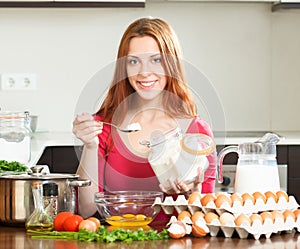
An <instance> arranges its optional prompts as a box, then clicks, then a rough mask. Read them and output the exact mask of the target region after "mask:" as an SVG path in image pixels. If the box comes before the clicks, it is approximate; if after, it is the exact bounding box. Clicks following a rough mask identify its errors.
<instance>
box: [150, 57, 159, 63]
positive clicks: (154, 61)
mask: <svg viewBox="0 0 300 249" xmlns="http://www.w3.org/2000/svg"><path fill="white" fill-rule="evenodd" d="M152 61H153V63H161V58H160V57H157V58H153V59H152Z"/></svg>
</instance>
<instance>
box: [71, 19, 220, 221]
mask: <svg viewBox="0 0 300 249" xmlns="http://www.w3.org/2000/svg"><path fill="white" fill-rule="evenodd" d="M179 58H180V48H179V44H178V41H177V38H176V35H175V33H174V31H173V30H172V28H171V27H170V26H169V25H168V24H167V23H166V22H165V21H163V20H161V19H157V18H141V19H138V20H136V21H134V22H133V23H132V24H131V25H129V26H128V28H127V29H126V31H125V33H124V34H123V37H122V39H121V42H120V45H119V50H118V56H117V62H116V67H115V73H114V77H113V80H112V83H111V86H110V88H109V91H108V93H107V96H106V98H105V100H104V102H103V104H102V105H101V107H100V109H99V110H98V112H97V113H96V114H95V115H93V116H92V115H90V114H87V113H83V114H81V115H78V116H77V117H76V118H75V120H74V122H73V133H74V134H75V135H76V136H77V138H79V139H80V140H81V141H82V142H83V143H84V149H83V153H82V157H81V161H80V165H79V167H78V171H77V173H78V174H79V175H80V176H81V177H82V178H89V179H92V185H91V187H87V188H81V189H80V201H79V209H80V213H81V214H82V215H83V216H89V215H92V214H93V213H94V212H95V211H96V207H95V205H94V203H93V195H94V193H95V192H97V191H103V190H161V191H164V192H165V193H166V194H179V193H185V192H187V191H201V190H202V192H205V193H208V192H213V191H214V184H215V152H214V153H212V154H211V155H209V156H208V161H209V168H208V169H207V170H206V171H205V173H204V174H203V172H201V171H200V170H199V171H198V176H197V177H196V180H195V181H194V182H193V183H191V184H185V183H184V182H180V181H173V182H170V185H171V189H168V190H167V189H165V188H164V187H163V186H162V185H160V184H159V181H158V179H157V177H156V176H155V174H154V172H153V170H152V168H151V166H150V164H149V162H148V160H147V156H148V154H149V148H148V147H147V146H145V145H143V142H142V141H145V140H149V139H150V138H151V134H152V135H153V134H155V132H156V133H157V131H159V132H161V133H163V134H165V133H166V132H167V131H170V130H172V129H174V128H175V127H180V129H181V130H182V131H183V132H188V133H203V134H206V135H208V136H211V137H212V132H211V129H210V127H209V126H208V125H207V124H206V123H205V122H204V121H203V120H202V119H201V118H200V117H198V116H197V114H196V110H195V104H194V101H193V98H192V97H191V95H190V92H189V89H188V85H187V83H186V81H185V78H184V74H183V69H182V65H181V62H180V59H179ZM101 121H103V122H109V123H113V124H117V125H119V126H120V127H126V126H128V125H129V124H132V123H139V124H140V126H141V127H142V129H141V130H140V131H138V132H132V133H124V132H120V131H117V130H116V129H114V128H113V127H111V126H110V125H107V124H105V123H103V122H101ZM97 165H98V167H97ZM203 177H204V180H203ZM202 180H203V182H202Z"/></svg>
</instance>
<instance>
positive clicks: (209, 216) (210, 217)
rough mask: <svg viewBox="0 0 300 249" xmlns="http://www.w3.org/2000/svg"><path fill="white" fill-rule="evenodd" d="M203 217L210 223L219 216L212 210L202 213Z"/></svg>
mask: <svg viewBox="0 0 300 249" xmlns="http://www.w3.org/2000/svg"><path fill="white" fill-rule="evenodd" d="M204 219H205V221H206V223H207V224H211V222H212V221H213V220H215V219H217V220H219V216H218V215H217V214H215V213H213V212H208V213H206V214H205V215H204Z"/></svg>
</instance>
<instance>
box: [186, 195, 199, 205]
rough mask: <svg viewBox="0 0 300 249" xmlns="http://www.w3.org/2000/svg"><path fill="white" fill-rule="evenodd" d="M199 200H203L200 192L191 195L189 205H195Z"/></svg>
mask: <svg viewBox="0 0 300 249" xmlns="http://www.w3.org/2000/svg"><path fill="white" fill-rule="evenodd" d="M197 200H199V202H200V200H201V194H200V193H199V192H193V193H191V194H190V196H189V198H188V204H193V203H195V202H196V201H197Z"/></svg>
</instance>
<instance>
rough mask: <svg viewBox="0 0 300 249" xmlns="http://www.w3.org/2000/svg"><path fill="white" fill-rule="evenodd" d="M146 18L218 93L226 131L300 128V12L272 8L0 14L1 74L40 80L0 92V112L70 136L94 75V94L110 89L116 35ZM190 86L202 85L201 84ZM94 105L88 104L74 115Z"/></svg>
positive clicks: (165, 5) (194, 6)
mask: <svg viewBox="0 0 300 249" xmlns="http://www.w3.org/2000/svg"><path fill="white" fill-rule="evenodd" d="M148 15H151V16H158V17H162V18H164V19H166V20H167V21H168V22H169V23H171V24H172V26H173V27H174V29H175V30H176V32H177V34H178V37H179V39H180V41H181V45H182V48H183V52H184V59H185V60H186V61H187V62H188V65H192V66H193V67H195V68H196V69H197V70H199V71H201V72H202V73H203V74H204V75H206V77H207V78H208V80H209V82H210V83H211V84H212V86H213V87H214V88H215V89H216V94H217V95H218V96H219V98H220V101H221V102H222V105H223V109H224V112H225V117H226V129H227V130H270V129H277V130H278V129H279V130H300V115H299V112H298V107H299V104H300V100H299V97H298V96H299V92H300V84H299V80H300V73H299V68H300V29H299V27H300V10H293V11H280V12H271V5H270V4H269V3H201V2H194V3H183V2H159V1H155V2H152V1H151V0H150V1H147V4H146V8H143V9H43V8H42V9H5V8H3V9H0V44H1V46H0V74H1V73H24V72H25V73H26V72H30V73H36V74H37V77H38V82H37V90H36V91H34V92H5V91H0V107H2V109H4V110H30V111H31V113H35V114H38V115H40V120H39V128H40V129H42V130H44V129H46V130H50V131H68V130H70V129H71V123H72V119H73V117H74V115H75V113H76V112H77V111H78V109H76V108H75V107H76V106H77V105H78V101H80V96H81V93H82V92H83V91H86V86H87V85H89V84H91V81H93V78H92V77H93V76H94V75H95V74H96V73H97V74H98V76H97V77H96V83H97V84H99V95H102V93H103V89H105V88H106V84H107V83H108V82H107V81H109V77H108V78H107V79H106V78H105V77H102V76H101V74H99V72H101V71H105V68H107V65H111V63H112V62H113V61H114V59H115V56H116V50H117V46H118V42H119V40H120V36H121V33H122V32H123V31H124V29H125V28H126V26H127V25H128V24H129V23H130V22H131V21H132V20H134V19H136V18H138V17H141V16H148ZM94 79H95V78H94ZM94 81H95V80H94ZM191 84H192V88H193V89H198V86H199V85H198V82H197V79H196V80H195V79H193V80H192V81H191ZM287 86H289V87H287ZM95 88H97V87H95ZM96 90H97V89H96ZM95 93H96V91H93V93H91V94H95ZM204 93H205V89H204ZM204 105H205V103H204ZM95 108H96V104H95V103H94V102H93V101H92V104H91V105H90V106H88V105H87V106H84V105H83V106H81V108H79V109H80V110H83V109H85V110H86V111H89V112H91V111H93V110H94V109H95ZM211 111H214V110H211V109H209V111H208V112H211ZM204 112H205V111H204ZM203 115H204V116H205V117H208V119H209V113H208V116H207V115H206V114H205V113H203ZM208 121H209V122H211V120H208ZM212 123H214V122H213V121H212ZM213 126H214V127H213V128H214V129H218V127H217V126H218V125H215V124H214V125H213Z"/></svg>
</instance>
